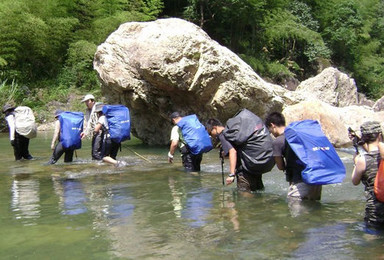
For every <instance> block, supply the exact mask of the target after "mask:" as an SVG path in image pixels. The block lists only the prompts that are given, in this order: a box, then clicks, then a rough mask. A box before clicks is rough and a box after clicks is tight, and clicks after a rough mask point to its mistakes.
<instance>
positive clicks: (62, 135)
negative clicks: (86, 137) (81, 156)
mask: <svg viewBox="0 0 384 260" xmlns="http://www.w3.org/2000/svg"><path fill="white" fill-rule="evenodd" d="M55 119H56V121H55V131H54V134H53V137H52V142H51V149H52V150H53V153H52V157H51V159H50V160H49V162H48V164H55V163H56V162H57V161H58V160H59V159H60V157H61V156H62V155H63V154H64V162H66V163H67V162H72V161H73V153H74V151H75V150H76V149H80V148H81V132H82V130H83V120H84V115H83V113H81V112H64V111H62V110H56V111H55ZM56 142H57V143H56Z"/></svg>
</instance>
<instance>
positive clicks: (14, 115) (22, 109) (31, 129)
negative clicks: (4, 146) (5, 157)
mask: <svg viewBox="0 0 384 260" xmlns="http://www.w3.org/2000/svg"><path fill="white" fill-rule="evenodd" d="M3 113H5V120H6V121H7V123H8V128H9V139H10V141H11V145H12V146H13V150H14V156H15V160H21V159H23V158H24V159H26V160H31V159H33V157H32V155H31V154H30V153H29V139H32V138H35V137H36V133H37V127H36V124H35V116H34V115H33V111H32V110H31V109H30V108H29V107H26V106H19V107H16V108H15V107H14V106H12V105H10V104H6V105H4V107H3Z"/></svg>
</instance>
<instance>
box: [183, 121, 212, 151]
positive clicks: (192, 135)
mask: <svg viewBox="0 0 384 260" xmlns="http://www.w3.org/2000/svg"><path fill="white" fill-rule="evenodd" d="M177 125H178V127H180V129H181V133H182V134H183V138H184V141H185V143H186V145H187V147H188V149H189V151H190V152H191V153H192V154H194V155H196V154H201V153H207V152H209V151H210V150H211V149H212V142H211V138H210V137H209V135H208V132H207V130H205V127H204V126H203V125H202V124H201V123H200V121H199V119H198V118H197V116H196V115H189V116H185V117H183V118H182V119H181V120H180V121H179V122H178V123H177Z"/></svg>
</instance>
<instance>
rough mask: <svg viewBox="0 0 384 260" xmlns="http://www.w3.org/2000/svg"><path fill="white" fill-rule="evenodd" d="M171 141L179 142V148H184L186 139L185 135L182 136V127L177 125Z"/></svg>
mask: <svg viewBox="0 0 384 260" xmlns="http://www.w3.org/2000/svg"><path fill="white" fill-rule="evenodd" d="M170 140H171V141H178V142H179V144H178V145H179V147H180V148H181V147H183V146H184V139H183V135H182V134H181V129H180V127H178V126H177V125H175V126H174V127H172V131H171V139H170Z"/></svg>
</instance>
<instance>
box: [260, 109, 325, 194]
mask: <svg viewBox="0 0 384 260" xmlns="http://www.w3.org/2000/svg"><path fill="white" fill-rule="evenodd" d="M265 125H266V126H267V127H268V130H269V132H270V133H271V134H272V135H273V136H274V137H275V139H274V140H273V142H272V148H273V156H274V158H275V162H276V166H277V168H278V169H279V170H281V171H284V172H285V176H286V180H287V182H288V183H289V190H288V194H287V197H288V198H293V199H300V200H320V199H321V190H322V185H309V184H306V183H305V182H304V181H303V180H302V178H301V172H302V171H303V170H304V167H303V166H302V165H300V164H298V163H297V162H298V160H299V159H298V158H297V156H296V154H295V153H294V152H293V150H292V149H291V148H290V146H289V144H288V143H287V142H286V140H285V135H284V130H285V125H286V124H285V117H284V115H283V114H282V113H279V112H273V113H271V114H269V115H268V116H267V117H266V119H265Z"/></svg>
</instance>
